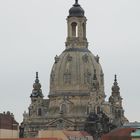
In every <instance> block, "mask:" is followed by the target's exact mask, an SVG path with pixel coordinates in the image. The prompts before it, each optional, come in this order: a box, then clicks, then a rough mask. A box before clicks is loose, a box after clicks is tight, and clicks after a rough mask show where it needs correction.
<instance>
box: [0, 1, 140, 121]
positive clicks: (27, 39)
mask: <svg viewBox="0 0 140 140" xmlns="http://www.w3.org/2000/svg"><path fill="white" fill-rule="evenodd" d="M73 3H74V0H0V112H3V111H11V112H12V113H14V115H15V118H16V120H17V121H18V122H21V121H22V119H23V117H22V114H23V112H24V111H25V110H26V111H27V110H28V106H29V104H30V94H31V91H32V84H33V82H34V80H35V72H36V71H38V72H39V78H40V82H41V84H42V90H43V94H44V96H45V98H47V96H48V92H49V77H50V71H51V67H52V65H53V63H54V57H55V55H56V54H57V55H59V54H61V52H62V51H63V50H64V49H65V44H64V42H65V40H66V35H67V24H66V17H67V16H68V10H69V9H70V7H71V6H72V4H73ZM79 3H80V4H81V6H82V7H83V8H84V10H85V15H86V17H87V19H88V21H87V39H88V42H89V49H90V50H91V51H92V52H93V54H94V55H97V54H98V55H99V56H100V62H101V65H102V68H103V71H104V74H105V93H106V95H107V98H106V99H108V97H109V96H110V94H111V86H112V84H113V81H114V74H117V75H118V83H119V86H120V88H121V96H122V97H123V106H124V109H125V116H126V117H127V118H128V119H129V120H130V121H140V109H139V108H140V0H79Z"/></svg>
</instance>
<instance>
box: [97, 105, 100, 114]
mask: <svg viewBox="0 0 140 140" xmlns="http://www.w3.org/2000/svg"><path fill="white" fill-rule="evenodd" d="M100 112H101V108H100V107H99V106H98V107H97V114H100Z"/></svg>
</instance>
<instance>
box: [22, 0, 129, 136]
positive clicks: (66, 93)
mask: <svg viewBox="0 0 140 140" xmlns="http://www.w3.org/2000/svg"><path fill="white" fill-rule="evenodd" d="M86 22H87V19H86V17H85V11H84V9H83V8H82V7H81V6H80V4H79V3H78V0H75V4H74V5H73V6H72V8H70V10H69V15H68V17H67V38H66V43H65V49H64V51H63V52H62V53H61V54H60V55H59V56H56V57H55V62H54V64H53V67H52V71H51V74H50V92H49V96H48V99H44V98H43V94H42V90H41V84H40V83H39V79H38V73H36V80H35V83H34V85H33V91H32V93H31V96H30V97H31V104H30V106H29V108H28V112H27V113H26V112H25V113H24V118H23V123H24V126H25V135H26V136H36V133H37V132H38V131H39V130H42V129H43V130H49V129H51V130H63V129H65V130H77V131H78V130H84V126H85V121H86V120H87V117H88V116H89V114H90V113H91V112H94V113H96V114H98V113H99V112H104V113H105V114H106V116H108V118H109V121H110V122H111V123H113V124H114V125H116V126H121V125H122V124H123V123H124V122H126V121H127V119H126V118H125V116H124V109H123V107H122V98H121V95H120V88H119V86H118V83H117V76H116V75H115V80H114V84H113V86H112V94H111V96H110V98H109V101H106V100H105V98H106V95H105V92H104V73H103V70H102V67H101V64H100V60H99V56H98V55H97V56H95V55H94V54H93V53H92V52H91V51H90V50H89V49H88V41H87V38H86Z"/></svg>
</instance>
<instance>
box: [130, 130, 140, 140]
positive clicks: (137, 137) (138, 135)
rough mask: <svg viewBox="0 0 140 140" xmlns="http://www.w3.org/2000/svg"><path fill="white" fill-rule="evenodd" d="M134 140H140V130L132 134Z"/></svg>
mask: <svg viewBox="0 0 140 140" xmlns="http://www.w3.org/2000/svg"><path fill="white" fill-rule="evenodd" d="M131 138H132V140H140V128H139V129H136V131H135V132H132V133H131Z"/></svg>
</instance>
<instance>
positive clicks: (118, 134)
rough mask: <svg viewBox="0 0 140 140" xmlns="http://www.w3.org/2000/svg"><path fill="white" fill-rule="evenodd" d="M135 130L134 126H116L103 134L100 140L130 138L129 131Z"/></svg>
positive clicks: (126, 139)
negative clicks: (116, 127)
mask: <svg viewBox="0 0 140 140" xmlns="http://www.w3.org/2000/svg"><path fill="white" fill-rule="evenodd" d="M135 130H136V128H118V129H115V130H113V131H111V132H110V133H108V134H106V135H103V136H102V138H101V140H132V138H131V133H132V132H133V131H135Z"/></svg>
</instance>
